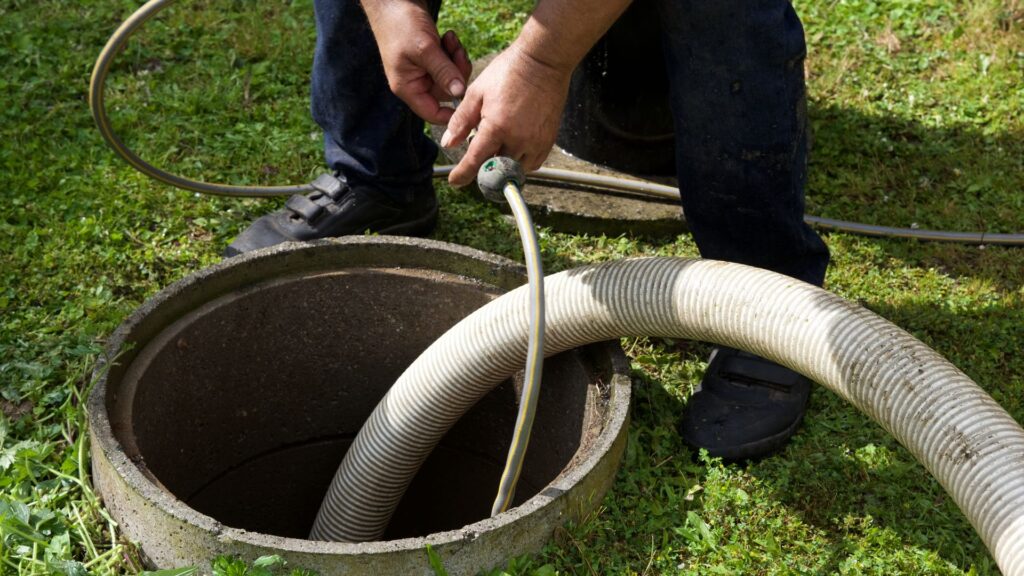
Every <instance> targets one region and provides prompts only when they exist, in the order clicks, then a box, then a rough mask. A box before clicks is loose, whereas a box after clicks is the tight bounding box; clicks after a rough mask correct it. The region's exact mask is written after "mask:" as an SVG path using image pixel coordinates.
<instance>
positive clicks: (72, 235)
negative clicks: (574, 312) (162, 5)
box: [0, 0, 1024, 574]
mask: <svg viewBox="0 0 1024 576" xmlns="http://www.w3.org/2000/svg"><path fill="white" fill-rule="evenodd" d="M531 5H532V2H531V1H530V0H516V1H514V2H497V1H495V0H452V1H451V2H450V5H449V6H448V7H447V8H446V9H445V12H444V13H443V15H442V19H443V21H444V25H446V26H449V27H452V28H455V29H457V30H459V31H460V33H462V35H463V36H464V39H465V41H466V43H467V45H469V46H470V48H471V52H472V53H473V54H474V55H476V56H481V55H483V54H486V53H488V52H490V51H493V50H495V49H498V48H499V47H501V46H502V45H504V44H505V43H507V42H508V41H509V40H510V39H511V38H512V37H513V35H514V34H515V31H516V29H517V27H518V25H519V22H520V21H521V19H522V15H523V14H525V13H527V12H528V11H529V9H530V6H531ZM136 6H137V4H136V2H129V1H125V0H117V1H115V0H102V1H95V2H80V3H79V2H58V1H56V0H36V1H33V2H28V1H25V0H0V62H2V63H3V74H0V101H2V102H3V103H4V105H3V106H2V107H0V175H2V179H3V180H2V183H3V202H2V204H0V215H2V216H0V411H2V417H0V571H2V572H4V573H38V574H43V573H53V572H62V573H65V574H83V573H87V572H92V573H120V572H137V571H139V570H141V564H140V563H139V559H138V557H137V554H136V552H135V550H134V548H133V546H132V545H131V543H129V542H125V541H124V539H123V538H122V537H121V536H120V534H119V533H118V532H117V530H116V527H115V526H114V524H113V523H112V522H111V521H110V520H109V519H108V518H107V516H106V514H105V513H104V511H103V509H102V508H101V507H100V506H99V505H98V503H97V502H96V499H95V496H94V495H93V493H92V492H91V491H90V490H89V489H88V487H87V486H88V474H89V471H88V451H87V448H88V446H87V437H86V435H85V430H84V429H83V421H84V415H83V410H82V398H83V397H84V396H85V394H86V393H87V392H88V390H89V387H90V385H91V382H92V377H91V374H90V371H91V366H92V365H93V363H94V361H95V358H96V356H97V355H98V354H99V352H100V350H101V349H102V346H103V343H104V338H105V337H106V336H107V335H109V334H110V333H111V331H112V330H113V329H114V327H115V326H116V325H117V324H118V323H119V322H120V321H121V320H122V319H123V318H124V317H125V316H126V315H127V314H128V313H129V312H130V311H131V310H133V309H134V308H135V307H137V306H138V305H139V304H140V303H141V302H143V301H144V300H145V299H146V298H147V297H149V296H150V295H152V294H153V293H155V292H156V291H157V290H159V289H160V288H162V287H163V286H166V285H167V284H168V283H170V282H172V281H174V280H176V279H178V278H181V277H183V276H185V275H187V274H189V273H191V272H194V271H196V270H198V269H200V268H202V267H204V266H207V265H209V264H212V263H213V262H216V261H218V260H219V254H220V251H221V250H222V248H223V246H224V245H225V244H226V243H227V242H228V241H230V239H231V238H232V237H233V236H234V235H235V234H237V233H238V231H239V230H241V229H242V228H243V227H244V226H245V225H246V223H247V222H248V221H250V220H251V219H252V218H253V217H255V216H257V215H259V214H262V213H265V212H266V211H268V210H271V209H273V208H274V207H276V206H277V205H279V202H277V201H258V200H231V199H223V198H210V197H198V196H196V195H193V194H190V193H186V192H181V191H178V190H173V189H169V188H167V187H164V186H161V185H158V184H155V183H153V182H150V181H148V180H147V179H145V178H144V177H142V176H140V175H138V174H136V173H135V172H133V171H132V170H131V169H130V168H129V167H127V166H126V165H125V164H123V163H122V162H121V161H120V160H118V159H117V158H115V157H114V155H113V154H112V153H111V152H110V151H109V150H108V149H107V147H106V146H105V145H104V144H103V142H102V141H101V139H100V137H99V135H98V133H97V131H96V130H95V129H94V127H93V126H92V121H91V119H90V118H89V115H88V111H87V107H86V97H85V93H86V87H87V83H88V75H89V72H90V70H91V66H92V60H93V58H94V57H95V56H96V54H97V53H98V52H99V50H100V48H101V47H102V45H103V43H104V42H105V40H106V38H107V37H108V35H109V34H110V33H111V32H112V31H113V29H114V28H115V27H116V26H117V24H118V23H119V22H120V21H121V20H122V19H123V18H125V17H126V16H127V15H128V14H129V13H130V12H131V11H132V10H134V8H135V7H136ZM797 8H798V10H799V11H800V12H801V14H802V17H803V19H804V23H805V26H806V28H807V36H808V42H809V49H810V57H809V59H808V84H809V90H810V100H811V102H810V105H811V106H810V114H811V120H812V124H813V129H814V142H813V150H812V160H811V166H810V173H809V182H810V185H809V187H810V191H809V194H808V202H809V206H810V209H809V211H810V212H812V213H815V214H820V215H824V216H829V217H835V218H843V219H854V220H862V221H866V222H871V223H876V224H885V225H896V226H911V225H915V226H917V227H920V228H951V229H961V230H981V229H985V230H989V231H995V232H1020V231H1024V3H1021V2H1020V1H1019V0H1004V1H1002V2H996V1H991V0H975V1H972V2H955V1H953V0H886V1H872V0H828V1H826V0H798V1H797ZM313 36H314V32H313V29H312V3H311V1H310V0H295V1H291V2H289V1H282V0H275V1H268V2H260V3H251V2H241V1H239V0H233V1H232V0H199V1H194V2H182V3H181V5H180V6H178V7H175V8H173V9H172V10H170V11H169V12H168V13H167V14H166V15H165V16H161V17H160V18H158V19H157V20H155V21H153V22H152V23H151V24H149V25H148V26H147V28H146V29H145V32H144V33H143V35H142V37H140V38H138V39H137V40H135V41H133V42H132V43H131V45H130V47H129V48H128V49H127V50H126V51H125V53H124V54H122V55H121V56H120V58H119V60H118V62H117V64H116V66H115V71H114V75H113V78H112V79H111V82H110V86H109V97H108V99H109V105H110V107H111V114H112V117H113V118H114V122H115V125H116V127H117V129H118V130H119V131H120V132H121V133H122V134H123V135H124V137H125V139H126V141H127V142H128V143H129V144H130V145H131V146H133V147H135V148H136V149H137V150H138V151H140V153H141V154H142V155H143V156H144V157H145V158H148V159H150V160H152V161H154V162H155V163H157V164H158V165H160V166H163V167H166V168H168V169H170V170H172V171H175V172H181V173H183V174H186V175H188V176H191V177H201V178H205V179H209V180H214V181H224V182H235V183H243V182H246V183H265V184H271V183H273V184H278V183H280V184H284V183H292V182H297V181H303V180H308V179H310V178H311V177H312V176H314V175H315V174H316V173H317V172H318V171H319V170H320V150H319V146H320V143H319V135H318V133H317V129H316V127H315V125H314V124H313V122H312V121H311V120H310V118H309V113H308V96H307V90H308V88H307V85H308V71H309V68H310V64H311V57H312V56H311V53H312V40H313ZM440 193H441V196H442V199H443V203H444V204H443V214H442V221H441V225H440V227H439V229H438V231H437V233H436V234H435V237H437V238H439V239H442V240H448V241H453V242H458V243H461V244H467V245H471V246H474V247H477V248H481V249H484V250H490V251H494V252H498V253H502V254H506V255H509V256H513V257H519V256H520V254H519V248H518V241H517V240H516V238H515V232H514V229H513V228H512V226H511V225H510V224H509V223H508V221H507V220H506V219H505V218H503V217H502V216H501V215H500V214H499V213H498V212H497V211H496V210H495V209H493V208H492V207H490V206H488V205H486V204H483V203H479V202H477V201H476V200H474V199H472V198H471V197H470V196H469V194H468V193H466V192H461V191H453V190H450V189H448V188H445V187H442V188H441V189H440ZM826 239H827V241H828V243H829V245H830V247H831V249H832V252H833V255H834V263H833V265H832V267H831V268H830V271H829V276H828V279H827V283H828V287H829V288H830V289H832V290H834V291H835V292H837V293H838V294H840V295H842V296H844V297H846V298H849V299H851V300H854V301H857V302H860V303H861V304H863V305H864V306H867V307H868V308H870V309H872V310H874V311H876V312H878V313H879V314H882V315H883V316H885V317H887V318H889V319H891V320H892V321H894V322H895V323H897V324H898V325H900V326H902V327H904V328H906V329H908V330H910V331H911V332H912V333H914V334H915V335H916V336H918V337H919V338H921V339H922V340H923V341H925V342H926V343H928V344H929V345H931V346H933V347H934V348H936V349H937V350H938V351H939V352H940V353H942V354H944V355H945V356H947V357H948V358H949V359H950V360H952V361H953V362H954V363H955V364H956V365H957V366H959V367H960V368H962V369H963V370H965V371H966V372H967V373H968V374H969V375H970V376H972V377H973V378H974V379H975V380H976V381H977V382H978V383H979V384H980V385H981V386H982V387H984V388H985V389H986V390H988V391H989V392H990V393H991V394H992V395H993V396H994V397H995V398H996V399H997V400H998V401H999V402H1000V403H1001V404H1002V405H1003V406H1005V407H1006V408H1007V409H1008V410H1009V411H1010V413H1011V414H1013V415H1014V417H1015V418H1017V420H1018V421H1021V420H1024V403H1022V398H1024V357H1022V356H1021V355H1020V354H1019V351H1020V350H1022V349H1024V328H1022V326H1024V251H1022V250H1019V249H1007V248H999V247H994V246H988V247H978V246H951V245H937V244H924V243H917V242H909V241H900V240H880V239H866V238H859V237H854V236H848V235H843V234H830V235H828V236H827V238H826ZM542 244H543V249H544V254H545V259H546V264H547V266H548V267H549V269H551V270H558V269H563V268H566V267H569V266H572V265H576V264H580V263H585V262H593V261H599V260H604V259H608V258H619V257H623V256H630V255H641V254H676V255H688V256H692V255H695V254H696V248H695V246H694V244H693V242H692V240H691V239H690V238H689V236H686V235H683V236H680V237H678V238H665V239H647V238H632V237H621V238H617V237H616V238H609V237H586V236H574V235H567V234H560V233H555V232H551V231H544V232H543V235H542ZM624 344H625V346H626V348H627V350H628V352H629V354H630V356H631V358H632V359H633V367H634V373H635V379H636V385H635V398H636V401H635V405H634V407H633V414H632V425H631V428H630V434H629V445H628V450H627V453H626V458H625V462H624V465H623V467H622V470H621V471H620V473H619V475H618V478H617V480H616V483H615V486H614V488H613V490H612V491H611V493H610V494H609V495H608V497H607V498H606V499H605V500H604V501H603V502H602V503H601V507H600V511H599V512H598V513H595V514H593V515H591V516H590V517H588V518H587V519H586V520H585V521H584V522H581V523H580V524H579V525H576V526H571V527H569V528H568V529H567V530H564V531H561V532H560V533H559V534H558V537H557V538H556V539H555V541H554V542H553V543H552V544H551V545H550V546H549V547H548V548H547V549H546V550H545V551H544V553H543V554H542V555H541V556H540V557H538V558H536V559H534V560H532V561H527V560H515V561H514V562H513V563H512V564H511V565H510V566H509V567H508V571H509V572H510V573H516V574H524V573H536V574H550V573H552V572H553V571H557V573H562V574H737V573H748V574H832V573H839V574H964V573H967V574H996V573H998V571H997V569H996V568H995V566H994V565H993V562H992V560H991V558H990V556H989V555H988V553H987V552H986V551H985V549H984V546H983V545H982V543H981V542H980V541H979V539H978V538H977V536H976V535H975V534H974V532H973V530H972V529H971V527H970V525H969V524H968V523H967V521H966V520H965V519H964V518H963V516H962V514H961V513H960V512H959V511H958V510H957V508H956V507H955V505H953V504H952V502H951V501H950V499H949V498H948V497H947V496H946V495H945V493H944V492H943V491H942V489H941V487H939V486H938V484H937V483H936V482H935V481H934V480H932V479H931V478H930V477H929V475H928V474H927V473H926V472H925V471H924V470H923V469H922V468H921V467H920V466H919V465H918V464H916V463H915V462H914V460H913V458H912V457H911V456H910V455H909V454H908V453H907V452H906V451H905V450H904V449H902V448H901V447H899V446H898V445H897V444H896V443H895V442H894V441H893V440H892V438H890V437H889V436H888V435H887V434H886V433H884V432H883V431H882V430H881V429H880V428H879V427H878V426H876V425H874V424H873V423H871V422H870V421H869V420H868V419H867V418H866V417H864V416H862V415H860V414H859V413H858V412H856V411H855V410H853V409H852V408H850V407H848V406H847V405H845V404H844V403H843V402H842V401H840V400H839V399H838V398H837V397H835V396H834V395H832V394H831V393H829V392H827V391H824V390H817V391H816V392H815V393H814V395H813V397H812V408H811V411H810V413H809V414H808V417H807V421H806V425H805V427H804V429H803V431H802V432H801V434H800V435H799V436H798V437H797V438H796V439H795V441H794V442H793V444H792V445H791V446H790V447H789V449H787V451H786V452H785V453H784V454H783V455H781V456H779V457H777V458H772V459H769V460H767V461H764V462H762V463H759V464H754V465H750V466H745V467H739V466H725V467H723V466H721V465H719V464H718V463H716V462H711V461H706V460H698V461H694V460H693V459H692V458H691V455H690V454H689V453H688V451H687V450H685V449H684V448H683V447H682V446H681V444H680V441H679V438H678V436H677V434H676V433H675V431H674V423H675V420H676V417H677V415H678V413H679V411H680V409H681V407H682V406H683V404H684V403H685V401H686V398H687V396H688V394H689V393H690V391H691V389H692V386H693V385H694V383H695V382H697V381H698V379H699V377H700V375H701V373H702V370H703V368H704V364H703V359H704V357H705V355H706V354H707V351H708V348H707V346H706V345H704V344H699V343H690V342H684V343H670V342H663V341H660V340H648V339H630V340H626V341H625V342H624ZM222 564H223V566H224V567H225V568H224V570H225V573H233V574H243V573H246V572H245V570H249V573H252V574H255V573H258V569H267V570H270V569H271V568H273V569H274V570H276V569H277V568H281V567H280V566H270V565H267V566H263V567H260V566H252V567H245V566H241V567H240V566H238V565H235V564H232V563H231V562H230V561H228V560H222ZM293 568H301V567H289V568H288V570H291V569H293ZM229 569H231V570H235V572H227V570H229Z"/></svg>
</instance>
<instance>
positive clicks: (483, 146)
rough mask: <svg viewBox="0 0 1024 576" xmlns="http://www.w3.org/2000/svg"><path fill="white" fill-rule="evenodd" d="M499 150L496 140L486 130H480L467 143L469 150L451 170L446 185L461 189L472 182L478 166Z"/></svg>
mask: <svg viewBox="0 0 1024 576" xmlns="http://www.w3.org/2000/svg"><path fill="white" fill-rule="evenodd" d="M499 150H501V142H499V141H498V140H497V138H495V137H494V136H493V134H491V133H490V132H489V131H488V130H486V129H485V130H482V131H481V132H480V133H478V134H477V135H476V138H473V141H472V142H470V143H469V149H468V150H466V155H465V156H463V157H462V160H460V161H459V163H458V164H457V165H456V166H455V168H452V172H451V174H449V175H448V183H449V184H451V185H452V186H456V187H459V188H461V187H462V186H465V185H467V184H469V183H470V182H472V181H473V178H475V177H476V173H477V171H478V170H479V169H480V165H482V164H483V163H484V162H486V161H487V159H488V158H491V157H492V156H495V155H496V154H497V153H498V151H499Z"/></svg>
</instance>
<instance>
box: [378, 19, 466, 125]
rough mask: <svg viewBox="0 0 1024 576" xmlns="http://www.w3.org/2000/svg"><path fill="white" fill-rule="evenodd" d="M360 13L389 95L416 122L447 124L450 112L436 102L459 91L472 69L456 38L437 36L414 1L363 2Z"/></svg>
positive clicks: (461, 93)
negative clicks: (366, 21) (367, 25)
mask: <svg viewBox="0 0 1024 576" xmlns="http://www.w3.org/2000/svg"><path fill="white" fill-rule="evenodd" d="M363 9H364V10H365V11H366V16H367V18H368V19H369V21H370V27H371V28H372V29H373V35H374V37H376V39H377V46H378V48H379V49H380V56H381V60H382V61H383V63H384V74H385V75H386V76H387V79H388V86H389V87H390V88H391V91H392V92H394V93H395V95H396V96H398V97H399V98H400V99H401V100H402V101H403V102H405V103H406V104H407V105H408V106H409V108H411V109H412V111H413V112H415V113H416V115H417V116H419V117H420V118H423V119H424V120H426V121H427V122H431V123H433V124H447V123H448V119H449V118H451V116H452V113H453V112H454V110H453V109H452V108H449V107H446V106H441V102H444V101H448V100H452V99H454V98H459V97H461V96H462V95H463V94H464V93H465V91H466V81H467V79H468V78H469V75H470V72H471V71H472V68H473V67H472V64H471V63H470V61H469V56H468V54H467V53H466V49H465V48H464V47H463V46H462V43H461V42H460V41H459V38H458V36H456V35H455V32H453V31H451V30H449V31H448V32H446V33H445V35H444V38H441V37H439V36H438V34H437V26H436V25H435V24H434V20H433V18H431V16H430V13H429V12H428V11H427V8H426V6H425V5H423V4H422V2H421V1H420V0H363Z"/></svg>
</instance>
